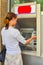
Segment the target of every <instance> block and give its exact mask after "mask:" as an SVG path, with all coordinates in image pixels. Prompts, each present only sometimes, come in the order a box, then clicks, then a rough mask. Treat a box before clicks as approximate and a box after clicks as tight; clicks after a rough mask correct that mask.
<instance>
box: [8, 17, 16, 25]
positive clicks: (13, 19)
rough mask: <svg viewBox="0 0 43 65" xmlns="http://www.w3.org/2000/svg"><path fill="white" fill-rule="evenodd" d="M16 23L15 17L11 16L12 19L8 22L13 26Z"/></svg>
mask: <svg viewBox="0 0 43 65" xmlns="http://www.w3.org/2000/svg"><path fill="white" fill-rule="evenodd" d="M16 23H17V18H12V20H11V21H10V22H9V24H10V25H11V26H15V25H16Z"/></svg>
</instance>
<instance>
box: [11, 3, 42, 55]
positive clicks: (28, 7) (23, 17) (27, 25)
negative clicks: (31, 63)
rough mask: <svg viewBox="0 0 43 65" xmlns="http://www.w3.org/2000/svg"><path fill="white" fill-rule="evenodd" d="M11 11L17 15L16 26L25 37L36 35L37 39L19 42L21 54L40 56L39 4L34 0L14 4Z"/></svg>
mask: <svg viewBox="0 0 43 65" xmlns="http://www.w3.org/2000/svg"><path fill="white" fill-rule="evenodd" d="M11 11H12V12H14V13H16V14H17V15H18V20H17V21H18V23H17V27H18V29H19V30H20V32H21V34H22V36H23V37H25V39H28V38H30V37H31V36H33V35H36V36H37V39H35V40H32V41H31V42H30V43H29V44H26V45H23V44H20V48H21V50H22V54H27V55H34V56H40V54H41V53H40V50H41V47H40V46H41V45H40V44H41V34H40V29H41V28H40V25H41V23H40V4H36V2H32V3H24V4H15V5H14V6H13V8H12V10H11Z"/></svg>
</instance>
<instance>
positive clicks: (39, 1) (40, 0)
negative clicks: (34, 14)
mask: <svg viewBox="0 0 43 65" xmlns="http://www.w3.org/2000/svg"><path fill="white" fill-rule="evenodd" d="M37 3H40V4H41V11H43V0H37Z"/></svg>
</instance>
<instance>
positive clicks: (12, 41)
mask: <svg viewBox="0 0 43 65" xmlns="http://www.w3.org/2000/svg"><path fill="white" fill-rule="evenodd" d="M3 22H4V23H5V27H3V28H2V31H1V35H2V44H3V45H5V46H6V57H5V63H4V65H23V62H22V57H21V50H20V47H19V42H21V43H22V44H28V43H30V41H31V40H33V39H36V36H32V37H31V38H30V39H27V40H25V38H24V37H23V36H22V35H21V34H20V32H19V30H18V29H16V28H14V26H15V25H16V23H17V15H16V14H15V13H12V12H10V13H8V14H7V16H6V17H5V19H4V21H3Z"/></svg>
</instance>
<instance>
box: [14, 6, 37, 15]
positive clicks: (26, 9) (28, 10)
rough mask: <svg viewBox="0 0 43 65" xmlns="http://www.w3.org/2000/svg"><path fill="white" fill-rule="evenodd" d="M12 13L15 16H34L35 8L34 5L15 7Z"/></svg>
mask: <svg viewBox="0 0 43 65" xmlns="http://www.w3.org/2000/svg"><path fill="white" fill-rule="evenodd" d="M14 12H15V14H35V13H36V6H35V5H24V6H23V5H22V6H16V7H15V8H14Z"/></svg>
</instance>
